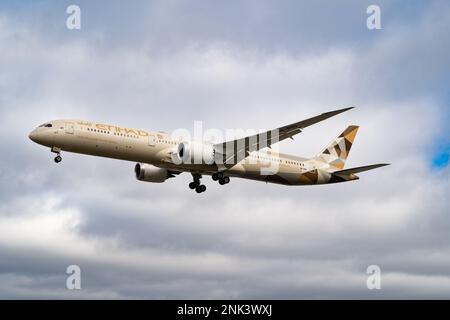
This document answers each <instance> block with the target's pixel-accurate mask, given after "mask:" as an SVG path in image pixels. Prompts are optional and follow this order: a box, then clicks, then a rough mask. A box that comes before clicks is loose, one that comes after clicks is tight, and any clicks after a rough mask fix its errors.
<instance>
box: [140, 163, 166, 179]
mask: <svg viewBox="0 0 450 320" xmlns="http://www.w3.org/2000/svg"><path fill="white" fill-rule="evenodd" d="M134 172H135V173H136V179H138V180H139V181H147V182H158V183H159V182H164V181H166V180H167V179H168V178H170V177H172V175H171V174H170V172H169V170H167V169H164V168H158V167H155V166H153V165H151V164H146V163H136V166H135V167H134Z"/></svg>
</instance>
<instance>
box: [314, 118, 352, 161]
mask: <svg viewBox="0 0 450 320" xmlns="http://www.w3.org/2000/svg"><path fill="white" fill-rule="evenodd" d="M358 129H359V126H348V127H347V129H345V130H344V132H342V133H341V134H340V135H339V137H337V138H336V139H335V140H333V141H332V142H331V143H330V144H329V145H328V147H327V148H326V149H325V150H324V151H323V152H322V153H320V154H318V155H317V156H316V157H315V159H316V160H318V161H322V162H325V163H328V164H329V165H330V166H331V167H334V168H337V169H339V170H342V169H343V168H344V165H345V160H347V157H348V154H349V153H350V149H351V148H352V145H353V141H355V137H356V133H357V132H358Z"/></svg>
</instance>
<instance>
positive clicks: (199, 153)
mask: <svg viewBox="0 0 450 320" xmlns="http://www.w3.org/2000/svg"><path fill="white" fill-rule="evenodd" d="M214 152H215V151H214V146H213V145H212V144H211V143H207V142H200V141H185V142H181V143H180V144H179V145H178V147H177V149H176V150H175V151H174V152H173V153H172V161H173V162H174V163H176V164H181V163H186V164H213V163H214Z"/></svg>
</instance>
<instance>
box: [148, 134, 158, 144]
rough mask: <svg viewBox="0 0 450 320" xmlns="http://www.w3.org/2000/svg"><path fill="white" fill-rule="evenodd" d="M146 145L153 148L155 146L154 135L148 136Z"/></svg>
mask: <svg viewBox="0 0 450 320" xmlns="http://www.w3.org/2000/svg"><path fill="white" fill-rule="evenodd" d="M148 145H149V146H150V147H154V146H155V145H156V136H155V135H154V134H149V135H148Z"/></svg>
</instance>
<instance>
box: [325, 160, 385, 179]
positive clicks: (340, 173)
mask: <svg viewBox="0 0 450 320" xmlns="http://www.w3.org/2000/svg"><path fill="white" fill-rule="evenodd" d="M388 165H389V163H380V164H372V165H370V166H362V167H356V168H350V169H345V170H339V171H335V172H333V174H334V175H338V176H347V175H350V174H354V173H359V172H363V171H367V170H372V169H376V168H380V167H384V166H388Z"/></svg>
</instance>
